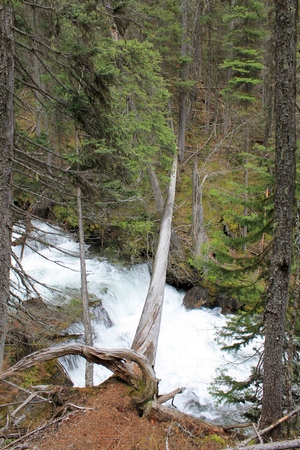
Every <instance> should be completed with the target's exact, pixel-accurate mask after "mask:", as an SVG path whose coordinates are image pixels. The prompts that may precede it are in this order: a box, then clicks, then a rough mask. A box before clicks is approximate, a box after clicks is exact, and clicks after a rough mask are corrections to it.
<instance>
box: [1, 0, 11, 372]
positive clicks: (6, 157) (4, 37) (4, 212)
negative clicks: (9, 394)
mask: <svg viewBox="0 0 300 450" xmlns="http://www.w3.org/2000/svg"><path fill="white" fill-rule="evenodd" d="M12 16H13V14H12V9H11V8H9V7H7V6H4V5H2V6H0V236H1V240H0V370H1V367H2V363H3V355H4V346H5V337H6V326H7V303H8V298H9V271H10V257H11V228H12V218H11V203H12V158H13V144H14V142H13V141H14V113H13V107H14V102H13V92H14V37H13V33H12Z"/></svg>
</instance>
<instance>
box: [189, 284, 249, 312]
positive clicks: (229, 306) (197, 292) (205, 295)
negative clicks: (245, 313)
mask: <svg viewBox="0 0 300 450" xmlns="http://www.w3.org/2000/svg"><path fill="white" fill-rule="evenodd" d="M182 304H183V306H184V307H185V308H186V309H197V308H200V307H205V308H210V309H213V308H217V307H219V308H221V311H222V314H228V313H236V312H237V311H238V310H239V309H240V308H241V307H242V306H243V305H242V303H241V302H239V300H238V299H237V298H234V297H230V296H227V295H226V293H224V292H220V291H219V292H216V293H215V294H214V295H212V294H211V292H210V291H209V289H207V288H204V287H203V286H194V287H192V288H191V289H189V290H188V291H187V293H186V294H185V296H184V298H183V302H182Z"/></svg>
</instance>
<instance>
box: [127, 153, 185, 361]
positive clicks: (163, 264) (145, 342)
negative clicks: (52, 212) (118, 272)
mask: <svg viewBox="0 0 300 450" xmlns="http://www.w3.org/2000/svg"><path fill="white" fill-rule="evenodd" d="M176 175H177V155H176V156H175V159H174V163H173V168H172V173H171V179H170V184H169V194H168V199H167V202H166V206H165V209H164V213H163V217H162V220H161V227H160V233H159V241H158V247H157V251H156V255H155V260H154V265H153V271H152V276H151V282H150V287H149V290H148V294H147V298H146V300H145V305H144V309H143V312H142V315H141V318H140V322H139V325H138V328H137V330H136V334H135V337H134V340H133V343H132V347H131V348H132V349H134V350H136V351H137V352H139V353H140V354H142V355H144V356H146V357H147V358H148V361H149V363H150V364H151V366H153V367H154V363H155V357H156V351H157V343H158V337H159V330H160V322H161V314H162V306H163V299H164V289H165V282H166V271H167V264H168V255H169V247H170V239H171V227H172V215H173V207H174V201H175V189H176Z"/></svg>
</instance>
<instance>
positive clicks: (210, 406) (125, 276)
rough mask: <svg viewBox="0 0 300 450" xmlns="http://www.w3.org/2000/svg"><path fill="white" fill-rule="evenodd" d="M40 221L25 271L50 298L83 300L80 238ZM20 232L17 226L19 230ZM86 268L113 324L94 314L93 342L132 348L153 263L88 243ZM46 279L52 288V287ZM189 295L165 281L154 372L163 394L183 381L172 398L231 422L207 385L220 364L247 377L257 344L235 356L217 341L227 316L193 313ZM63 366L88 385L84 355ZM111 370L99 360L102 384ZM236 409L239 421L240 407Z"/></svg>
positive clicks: (228, 412)
mask: <svg viewBox="0 0 300 450" xmlns="http://www.w3.org/2000/svg"><path fill="white" fill-rule="evenodd" d="M36 225H38V228H39V230H40V231H38V232H36V235H37V236H38V238H39V240H40V242H39V243H36V242H34V241H28V244H29V246H30V247H32V248H29V247H26V248H25V250H24V252H23V255H22V261H21V262H22V266H23V268H24V270H25V271H26V272H27V273H28V274H29V275H30V276H31V277H32V279H33V280H35V281H34V285H35V288H36V289H37V291H39V292H40V294H41V295H42V296H43V297H44V298H45V299H46V301H48V302H52V303H55V304H60V303H66V302H68V301H70V300H71V299H73V298H80V261H79V248H78V244H77V242H76V241H75V240H74V239H73V237H72V236H71V235H69V234H68V233H65V232H63V231H62V230H60V229H56V228H50V227H49V226H48V225H46V224H43V223H38V224H36ZM16 237H18V231H17V230H16V232H15V234H14V238H16ZM45 242H49V243H50V244H48V245H47V244H46V243H45ZM52 244H53V245H55V246H56V247H57V248H54V247H53V246H52ZM21 250H22V249H21V247H15V248H14V251H15V252H16V254H17V255H18V256H20V255H21ZM36 250H38V252H39V253H36ZM86 267H87V273H88V290H89V295H90V296H91V298H92V299H93V300H101V302H102V306H103V307H104V308H105V310H106V312H107V313H108V316H109V318H110V320H111V324H110V325H112V326H109V327H107V323H105V320H103V317H99V316H97V314H96V315H95V314H94V316H93V320H92V326H93V334H94V345H95V346H98V347H101V348H130V347H131V343H132V340H133V337H134V334H135V331H136V327H137V325H138V321H139V318H140V314H141V312H142V308H143V304H144V300H145V298H146V295H147V291H148V286H149V282H150V268H149V266H148V264H141V265H136V266H132V267H124V266H122V265H121V264H120V265H116V264H111V263H109V262H108V261H106V260H104V259H101V258H100V257H95V256H92V257H91V256H89V254H88V248H87V259H86ZM12 282H13V283H14V288H15V289H19V292H20V291H21V290H22V285H21V283H20V282H19V280H18V279H17V278H16V277H15V275H14V274H13V273H12ZM39 283H42V284H39ZM46 285H47V286H50V287H51V288H53V289H54V290H52V291H49V290H48V289H47V288H46V287H45V286H46ZM25 294H26V293H24V296H25ZM184 294H185V293H184V292H181V291H178V290H176V289H175V288H173V287H171V286H168V285H166V287H165V298H164V307H163V315H162V322H161V331H160V336H159V344H158V351H157V358H156V364H155V371H156V375H157V377H158V378H159V379H160V380H161V381H160V383H159V390H160V393H168V392H170V391H172V390H173V389H176V388H178V387H185V390H184V392H183V393H182V394H180V395H177V396H176V397H175V400H174V405H175V406H176V407H177V408H178V409H179V410H181V411H184V412H186V413H190V414H193V415H195V416H197V417H201V418H204V419H207V420H210V421H214V422H216V423H226V422H231V423H232V420H233V417H232V412H233V407H228V406H226V405H216V403H215V401H214V399H213V397H212V396H211V395H210V393H209V387H210V384H211V383H212V382H213V380H214V377H215V376H216V371H217V369H222V368H224V367H227V368H230V374H231V375H233V376H235V377H236V378H238V379H244V378H246V377H247V375H248V374H249V370H250V365H251V364H253V361H252V362H251V361H248V362H247V363H246V362H243V361H244V358H245V357H248V356H249V355H250V354H251V353H252V352H251V348H249V349H248V350H244V351H243V354H240V355H234V356H232V355H228V354H227V353H225V352H223V351H222V350H221V349H220V346H219V345H218V344H217V342H216V340H215V336H216V332H217V330H218V329H219V328H221V327H224V326H226V320H227V319H226V317H225V316H224V315H222V314H221V311H220V308H215V309H213V310H209V309H205V308H200V309H197V310H192V311H188V310H186V309H185V308H184V307H183V306H182V300H183V297H184ZM33 296H34V295H33ZM24 298H25V297H24ZM74 329H76V331H77V332H78V330H79V331H82V324H74ZM248 353H249V355H248ZM63 364H64V365H65V367H66V369H67V371H68V373H69V376H70V378H71V379H72V381H73V383H74V385H75V386H79V387H82V386H84V368H85V360H83V359H82V358H80V357H78V358H76V359H74V360H73V361H72V362H71V363H70V359H64V360H63ZM110 375H111V372H109V371H108V370H107V369H106V368H104V367H102V366H97V365H96V366H95V368H94V382H95V384H96V385H97V384H100V383H101V382H102V381H104V380H105V379H106V378H108V377H109V376H110ZM234 413H235V416H236V419H237V420H239V417H238V414H237V407H236V406H235V407H234Z"/></svg>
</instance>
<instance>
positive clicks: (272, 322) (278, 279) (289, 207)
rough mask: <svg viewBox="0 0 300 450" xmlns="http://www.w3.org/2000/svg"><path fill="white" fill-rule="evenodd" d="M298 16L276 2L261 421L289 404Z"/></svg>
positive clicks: (284, 2)
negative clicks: (286, 352)
mask: <svg viewBox="0 0 300 450" xmlns="http://www.w3.org/2000/svg"><path fill="white" fill-rule="evenodd" d="M296 17H297V0H278V1H277V2H276V24H275V48H276V52H275V53H276V60H275V63H276V84H275V114H276V143H275V146H276V154H275V183H276V184H275V205H274V242H273V254H272V259H271V270H270V282H269V290H268V298H267V304H266V308H265V349H264V364H263V370H264V383H263V402H262V414H261V423H260V426H261V427H265V426H267V425H269V424H270V423H272V422H274V421H275V420H276V419H278V418H279V417H280V416H281V414H282V406H283V393H284V392H283V370H284V368H283V347H284V343H285V316H286V307H287V302H288V291H289V281H290V272H291V262H292V232H293V218H294V214H293V209H294V196H295V164H296V163H295V153H296V123H295V104H296Z"/></svg>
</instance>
